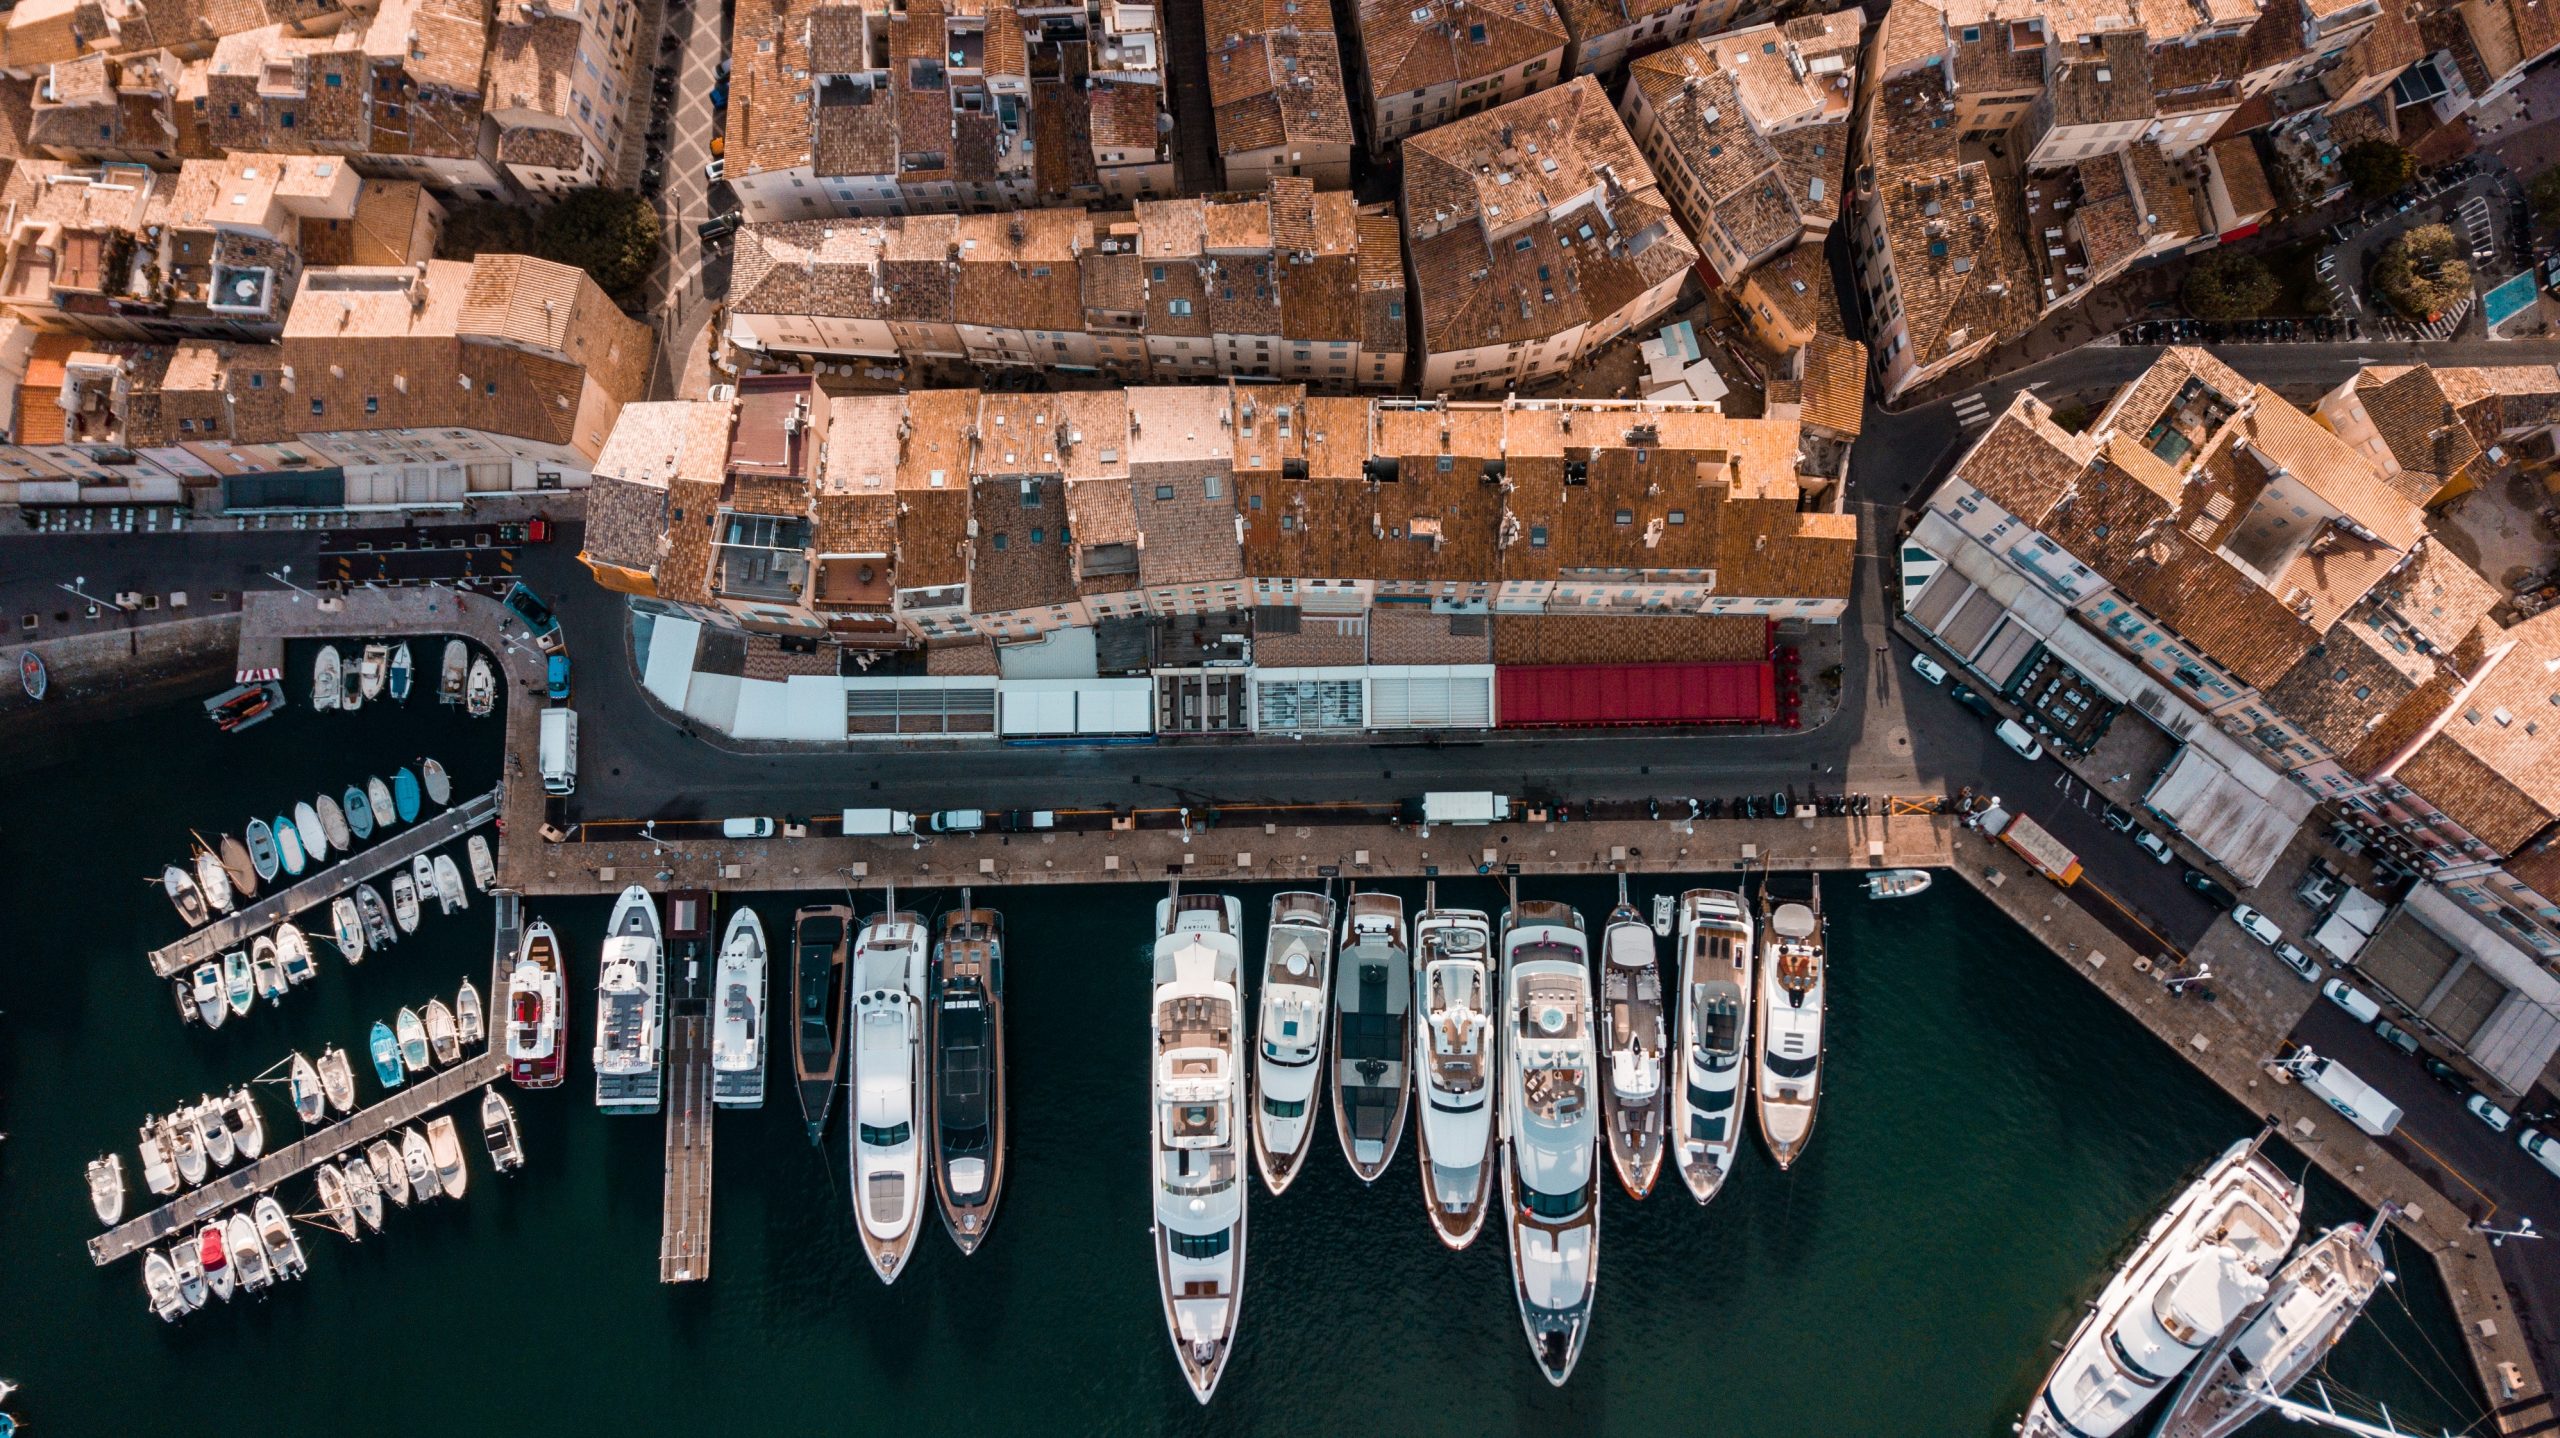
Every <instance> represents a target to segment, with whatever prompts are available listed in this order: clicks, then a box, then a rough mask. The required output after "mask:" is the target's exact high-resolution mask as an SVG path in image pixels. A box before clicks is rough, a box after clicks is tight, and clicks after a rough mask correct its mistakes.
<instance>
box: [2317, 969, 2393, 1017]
mask: <svg viewBox="0 0 2560 1438" xmlns="http://www.w3.org/2000/svg"><path fill="white" fill-rule="evenodd" d="M2320 992H2321V994H2322V996H2323V997H2325V998H2327V999H2328V1000H2329V1002H2331V1003H2333V1004H2336V1005H2337V1006H2338V1007H2340V1008H2342V1009H2345V1010H2346V1011H2347V1013H2348V1014H2349V1015H2350V1016H2352V1017H2353V1018H2354V1019H2355V1021H2356V1022H2357V1023H2360V1024H2369V1023H2372V1022H2373V1021H2374V1020H2376V1019H2379V1018H2381V1017H2382V1005H2380V1004H2377V1003H2375V1002H2374V1001H2373V999H2372V998H2371V997H2370V996H2368V995H2367V994H2366V993H2365V992H2364V991H2363V990H2361V989H2358V988H2356V987H2354V986H2353V985H2351V984H2349V983H2348V982H2347V981H2346V980H2345V979H2331V980H2330V981H2329V982H2327V983H2325V984H2322V985H2321V986H2320Z"/></svg>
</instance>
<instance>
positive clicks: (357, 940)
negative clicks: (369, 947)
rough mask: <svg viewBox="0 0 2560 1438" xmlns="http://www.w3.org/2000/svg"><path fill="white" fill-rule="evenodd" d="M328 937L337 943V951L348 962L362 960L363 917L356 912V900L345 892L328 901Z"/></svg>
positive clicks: (356, 962)
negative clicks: (344, 956)
mask: <svg viewBox="0 0 2560 1438" xmlns="http://www.w3.org/2000/svg"><path fill="white" fill-rule="evenodd" d="M329 928H330V937H331V938H333V939H335V940H336V941H337V944H338V952H339V953H341V954H344V955H346V959H347V962H348V963H351V964H360V963H363V962H364V917H363V916H362V915H361V914H359V913H357V912H356V901H355V900H354V899H352V898H349V897H348V896H346V895H345V894H340V895H339V896H338V897H336V898H334V899H332V900H330V901H329Z"/></svg>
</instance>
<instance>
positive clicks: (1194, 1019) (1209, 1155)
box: [1149, 893, 1246, 1403]
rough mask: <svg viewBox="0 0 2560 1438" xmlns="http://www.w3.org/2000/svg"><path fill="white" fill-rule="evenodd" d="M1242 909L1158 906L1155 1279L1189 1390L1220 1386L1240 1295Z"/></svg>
mask: <svg viewBox="0 0 2560 1438" xmlns="http://www.w3.org/2000/svg"><path fill="white" fill-rule="evenodd" d="M1243 927H1244V906H1243V905H1242V904H1240V903H1238V902H1237V901H1236V900H1234V899H1232V898H1229V897H1227V896H1226V895H1223V894H1182V893H1176V894H1174V895H1172V896H1170V897H1167V898H1165V899H1162V900H1159V901H1158V902H1157V904H1156V943H1155V964H1154V985H1155V987H1154V992H1153V999H1152V1008H1151V1010H1150V1031H1151V1044H1150V1062H1151V1070H1150V1073H1149V1083H1150V1086H1151V1088H1152V1089H1153V1095H1152V1098H1153V1106H1154V1109H1155V1121H1154V1123H1153V1124H1152V1125H1151V1128H1150V1134H1151V1137H1152V1148H1153V1150H1154V1164H1153V1173H1152V1178H1153V1197H1154V1205H1153V1206H1154V1214H1153V1217H1154V1225H1153V1226H1154V1231H1155V1250H1156V1279H1157V1285H1158V1288H1159V1290H1160V1291H1161V1293H1162V1295H1163V1298H1164V1314H1165V1327H1166V1331H1167V1332H1168V1333H1169V1334H1170V1335H1171V1336H1172V1339H1173V1350H1174V1355H1175V1356H1176V1357H1177V1358H1179V1359H1180V1360H1181V1363H1182V1376H1183V1378H1184V1380H1185V1381H1186V1382H1188V1383H1189V1384H1190V1385H1191V1393H1192V1396H1193V1397H1195V1398H1197V1399H1199V1400H1200V1401H1201V1402H1202V1403H1206V1402H1208V1401H1209V1395H1210V1394H1212V1393H1214V1392H1216V1391H1217V1387H1218V1376H1219V1374H1220V1373H1222V1372H1224V1371H1225V1369H1226V1366H1227V1355H1228V1354H1229V1353H1230V1352H1231V1351H1232V1350H1233V1348H1234V1344H1235V1336H1236V1321H1237V1317H1238V1314H1239V1312H1240V1310H1241V1307H1242V1303H1243V1299H1244V1237H1245V1228H1244V1220H1245V1184H1244V1182H1243V1179H1244V1146H1245V1142H1246V1140H1245V1137H1244V1134H1243V1131H1242V1128H1241V1124H1242V1120H1243V1116H1244V1107H1245V1082H1244V1025H1243V1022H1242V1019H1243V1012H1242V1007H1241V1002H1240V1001H1241V993H1240V991H1239V988H1238V985H1239V983H1240V981H1241V980H1242V977H1243V969H1244V944H1243V940H1242V937H1241V931H1242V929H1243Z"/></svg>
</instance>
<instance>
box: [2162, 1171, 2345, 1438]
mask: <svg viewBox="0 0 2560 1438" xmlns="http://www.w3.org/2000/svg"><path fill="white" fill-rule="evenodd" d="M2392 1211H2393V1205H2391V1204H2384V1205H2383V1207H2382V1211H2381V1212H2379V1213H2377V1214H2375V1215H2374V1216H2373V1221H2372V1222H2371V1223H2342V1224H2339V1225H2338V1226H2337V1227H2336V1228H2333V1229H2330V1230H2329V1231H2328V1232H2327V1233H2324V1234H2322V1235H2320V1237H2318V1238H2317V1239H2314V1240H2313V1241H2312V1242H2311V1244H2310V1246H2308V1247H2306V1248H2304V1249H2303V1250H2302V1252H2300V1253H2298V1254H2296V1255H2294V1259H2293V1261H2292V1262H2291V1263H2288V1264H2286V1265H2285V1266H2284V1269H2283V1271H2282V1272H2280V1273H2278V1274H2277V1275H2276V1280H2275V1284H2274V1286H2273V1287H2271V1288H2269V1289H2268V1290H2267V1297H2266V1301H2265V1302H2263V1303H2261V1304H2259V1305H2258V1308H2257V1311H2256V1312H2255V1313H2252V1314H2251V1315H2250V1316H2249V1317H2248V1319H2247V1320H2246V1321H2245V1322H2242V1323H2240V1324H2239V1325H2238V1326H2236V1327H2234V1328H2233V1329H2232V1330H2231V1331H2230V1332H2229V1333H2227V1334H2225V1335H2223V1338H2222V1341H2221V1342H2219V1343H2217V1344H2215V1345H2214V1346H2213V1347H2211V1348H2209V1349H2206V1350H2205V1355H2204V1357H2203V1358H2201V1359H2199V1360H2198V1361H2197V1363H2196V1365H2195V1367H2193V1368H2191V1369H2189V1370H2188V1372H2187V1381H2186V1382H2184V1383H2181V1384H2179V1385H2178V1392H2177V1395H2176V1396H2175V1397H2173V1398H2171V1399H2170V1400H2169V1407H2168V1410H2167V1411H2166V1412H2165V1413H2163V1414H2162V1415H2161V1417H2160V1421H2159V1423H2158V1425H2157V1426H2155V1427H2154V1428H2153V1429H2152V1430H2151V1431H2152V1433H2153V1434H2154V1435H2155V1438H2228V1435H2230V1434H2233V1433H2237V1432H2239V1431H2240V1430H2241V1429H2242V1428H2244V1427H2246V1426H2248V1424H2249V1421H2250V1420H2251V1419H2253V1418H2255V1417H2257V1416H2258V1415H2259V1414H2260V1413H2263V1412H2265V1411H2266V1406H2267V1405H2266V1400H2267V1398H2268V1397H2269V1396H2270V1395H2281V1394H2282V1393H2283V1392H2284V1391H2285V1390H2286V1389H2288V1388H2291V1387H2292V1386H2293V1385H2294V1384H2295V1383H2297V1382H2299V1381H2301V1379H2302V1377H2303V1375H2304V1374H2306V1373H2308V1372H2310V1371H2311V1370H2312V1369H2313V1368H2314V1367H2316V1366H2318V1364H2319V1363H2320V1360H2322V1359H2324V1358H2326V1357H2328V1356H2329V1350H2330V1349H2332V1348H2334V1347H2336V1346H2337V1344H2338V1339H2339V1338H2340V1337H2342V1336H2344V1335H2345V1333H2346V1331H2347V1327H2348V1325H2350V1324H2352V1323H2354V1322H2355V1321H2356V1316H2357V1315H2358V1314H2360V1313H2362V1312H2364V1306H2365V1304H2366V1303H2368V1302H2370V1301H2371V1300H2372V1298H2373V1295H2374V1294H2375V1293H2376V1292H2378V1291H2379V1290H2380V1289H2381V1287H2382V1285H2383V1284H2385V1283H2388V1282H2390V1281H2391V1277H2392V1275H2391V1272H2390V1270H2389V1269H2387V1268H2385V1267H2384V1266H2383V1262H2382V1234H2383V1226H2384V1225H2385V1224H2386V1223H2388V1222H2390V1219H2391V1214H2392Z"/></svg>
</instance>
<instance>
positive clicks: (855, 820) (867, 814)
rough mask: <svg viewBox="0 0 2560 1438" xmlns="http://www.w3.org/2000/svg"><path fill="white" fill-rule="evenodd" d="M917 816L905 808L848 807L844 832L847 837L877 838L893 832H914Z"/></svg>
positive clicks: (845, 813)
mask: <svg viewBox="0 0 2560 1438" xmlns="http://www.w3.org/2000/svg"><path fill="white" fill-rule="evenodd" d="M915 831H916V816H915V815H913V814H910V813H908V812H907V811H906V810H904V809H847V810H845V811H844V832H845V836H846V837H847V838H853V839H877V838H885V837H887V836H889V835H892V834H912V833H914V832H915Z"/></svg>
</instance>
